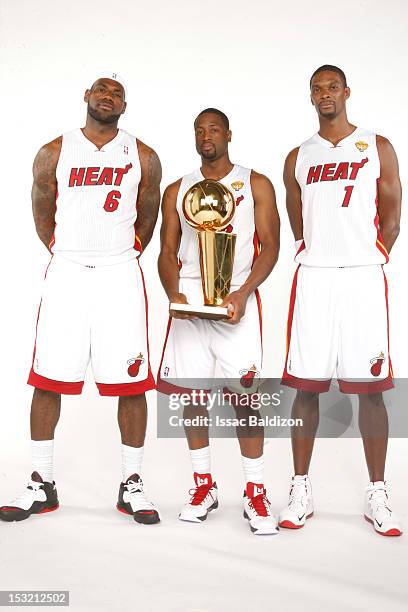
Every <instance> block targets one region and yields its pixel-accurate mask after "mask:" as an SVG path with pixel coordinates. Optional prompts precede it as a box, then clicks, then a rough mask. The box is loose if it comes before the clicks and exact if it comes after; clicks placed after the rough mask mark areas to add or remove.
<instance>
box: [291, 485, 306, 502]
mask: <svg viewBox="0 0 408 612" xmlns="http://www.w3.org/2000/svg"><path fill="white" fill-rule="evenodd" d="M306 495H307V484H306V483H305V482H294V483H292V487H291V489H290V493H289V504H288V506H289V507H292V506H296V505H299V506H302V507H303V506H304V498H305V497H306Z"/></svg>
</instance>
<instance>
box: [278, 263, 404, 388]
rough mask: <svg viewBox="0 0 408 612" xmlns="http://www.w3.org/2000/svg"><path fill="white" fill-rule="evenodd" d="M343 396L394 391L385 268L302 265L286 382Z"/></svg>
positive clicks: (290, 320)
mask: <svg viewBox="0 0 408 612" xmlns="http://www.w3.org/2000/svg"><path fill="white" fill-rule="evenodd" d="M335 377H336V378H337V379H338V383H339V388H340V391H342V392H344V393H379V392H381V391H385V390H387V389H391V388H392V387H393V382H392V367H391V359H390V354H389V326H388V288H387V279H386V277H385V274H384V272H383V268H382V266H381V265H372V266H355V267H345V268H316V267H310V266H304V265H300V266H299V267H298V269H297V271H296V273H295V277H294V280H293V285H292V292H291V297H290V305H289V316H288V329H287V356H286V364H285V370H284V373H283V377H282V382H283V384H285V385H287V386H289V387H294V388H296V389H300V390H303V391H310V392H318V393H319V392H324V391H328V390H329V387H330V381H331V379H332V378H335Z"/></svg>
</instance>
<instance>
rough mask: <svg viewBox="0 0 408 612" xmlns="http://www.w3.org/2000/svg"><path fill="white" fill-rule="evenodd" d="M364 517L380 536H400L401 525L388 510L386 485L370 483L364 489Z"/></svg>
mask: <svg viewBox="0 0 408 612" xmlns="http://www.w3.org/2000/svg"><path fill="white" fill-rule="evenodd" d="M364 517H365V519H366V520H367V521H369V522H370V523H372V525H373V527H374V529H375V530H376V532H377V533H380V534H381V535H384V536H400V535H401V534H402V527H401V524H400V522H399V521H398V519H397V517H396V516H395V514H394V513H393V511H392V510H391V508H390V502H389V499H388V492H387V487H386V483H385V482H383V481H381V480H379V481H376V482H370V484H369V485H368V487H367V488H366V497H365V505H364Z"/></svg>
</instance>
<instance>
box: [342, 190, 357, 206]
mask: <svg viewBox="0 0 408 612" xmlns="http://www.w3.org/2000/svg"><path fill="white" fill-rule="evenodd" d="M353 189H354V185H348V187H345V188H344V191H345V192H346V193H345V196H344V200H343V204H342V206H344V207H345V208H347V206H348V205H349V204H350V198H351V194H352V193H353Z"/></svg>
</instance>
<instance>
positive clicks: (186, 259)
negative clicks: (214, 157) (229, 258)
mask: <svg viewBox="0 0 408 612" xmlns="http://www.w3.org/2000/svg"><path fill="white" fill-rule="evenodd" d="M204 180H205V179H204V176H203V175H202V173H201V170H200V169H198V170H196V171H195V172H192V173H191V174H188V175H187V176H184V177H183V179H182V181H181V184H180V189H179V192H178V196H177V212H178V214H179V217H180V225H181V240H180V248H179V253H178V258H179V262H180V266H181V269H180V278H195V279H198V278H201V273H200V259H199V251H198V239H197V231H196V230H195V229H194V228H192V227H191V226H190V225H189V224H188V223H187V221H186V219H185V217H184V214H183V198H184V196H185V194H186V192H187V191H188V190H189V189H190V187H192V186H193V185H194V184H195V183H198V182H199V181H204ZM219 182H220V183H222V184H223V185H225V187H227V188H228V189H229V190H230V191H231V193H232V194H233V195H234V199H235V204H236V209H235V215H234V218H233V220H232V221H231V223H230V224H229V225H228V227H226V228H225V229H224V230H223V231H224V232H231V233H234V234H236V235H237V238H236V244H235V258H234V268H233V274H232V281H231V285H232V286H235V285H242V284H243V283H244V282H245V281H246V279H247V278H248V276H249V273H250V272H251V268H252V264H253V262H254V259H255V258H256V256H257V255H258V253H259V241H258V237H257V234H256V230H255V214H254V198H253V196H252V189H251V170H250V169H249V168H244V167H242V166H238V165H235V166H234V167H233V169H232V170H231V172H230V173H229V174H228V175H227V176H225V177H224V178H223V179H221V180H220V181H219Z"/></svg>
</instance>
